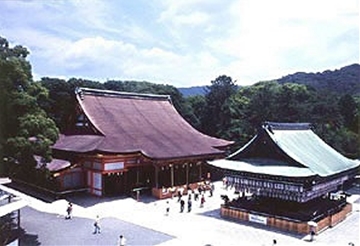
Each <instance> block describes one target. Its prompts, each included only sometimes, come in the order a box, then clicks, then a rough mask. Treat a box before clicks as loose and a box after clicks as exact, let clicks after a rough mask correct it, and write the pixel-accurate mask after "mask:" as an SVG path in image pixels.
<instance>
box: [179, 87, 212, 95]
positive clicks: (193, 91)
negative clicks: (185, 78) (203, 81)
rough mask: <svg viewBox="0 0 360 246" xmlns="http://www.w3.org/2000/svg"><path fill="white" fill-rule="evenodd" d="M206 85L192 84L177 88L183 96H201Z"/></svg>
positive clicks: (204, 91)
mask: <svg viewBox="0 0 360 246" xmlns="http://www.w3.org/2000/svg"><path fill="white" fill-rule="evenodd" d="M206 87H207V86H206V85H204V86H192V87H180V88H177V89H178V90H179V91H180V92H181V93H182V94H183V96H184V97H189V96H196V95H200V96H203V95H205V94H206Z"/></svg>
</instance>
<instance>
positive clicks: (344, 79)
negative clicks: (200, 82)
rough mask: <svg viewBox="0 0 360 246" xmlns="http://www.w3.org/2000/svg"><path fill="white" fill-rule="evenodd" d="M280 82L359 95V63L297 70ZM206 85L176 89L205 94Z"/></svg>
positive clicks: (184, 92) (279, 80)
mask: <svg viewBox="0 0 360 246" xmlns="http://www.w3.org/2000/svg"><path fill="white" fill-rule="evenodd" d="M275 81H277V82H278V83H280V84H285V83H296V84H304V85H307V86H311V87H313V88H315V89H316V90H322V91H327V92H336V93H339V94H350V95H360V65H359V64H352V65H349V66H346V67H343V68H340V69H336V70H334V71H330V70H326V71H324V72H317V73H304V72H297V73H294V74H290V75H286V76H284V77H282V78H280V79H275ZM206 87H207V86H193V87H187V88H185V87H181V88H178V90H179V91H180V92H181V93H182V94H183V95H184V97H188V96H196V95H205V94H206Z"/></svg>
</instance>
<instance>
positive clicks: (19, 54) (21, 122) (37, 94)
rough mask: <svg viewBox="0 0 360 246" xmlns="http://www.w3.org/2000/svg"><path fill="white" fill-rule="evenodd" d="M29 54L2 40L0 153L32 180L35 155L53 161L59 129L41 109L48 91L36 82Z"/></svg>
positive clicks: (0, 49)
mask: <svg viewBox="0 0 360 246" xmlns="http://www.w3.org/2000/svg"><path fill="white" fill-rule="evenodd" d="M28 54H29V52H28V51H27V49H26V48H24V47H22V46H15V47H13V48H11V47H9V43H8V41H7V40H6V39H5V38H0V93H1V95H0V98H1V102H0V105H1V109H0V149H1V151H2V153H1V161H3V160H8V161H9V162H10V163H12V164H13V165H14V164H15V163H17V164H19V167H20V168H19V172H20V173H21V174H22V176H23V177H28V178H30V177H32V174H33V173H34V172H35V170H34V165H35V161H34V157H33V156H34V154H37V155H40V156H42V157H43V158H44V159H45V160H47V161H49V160H51V149H50V146H51V145H52V144H53V143H54V142H55V141H56V140H57V137H58V133H59V132H58V129H57V128H56V125H55V123H54V122H53V121H52V120H51V119H50V118H49V117H47V115H46V113H45V111H44V110H43V109H42V108H41V107H40V105H42V104H44V102H46V100H47V96H48V94H47V90H46V89H45V88H43V87H41V85H39V84H37V83H34V82H33V81H32V75H31V65H30V63H29V62H28V61H27V60H26V58H27V55H28Z"/></svg>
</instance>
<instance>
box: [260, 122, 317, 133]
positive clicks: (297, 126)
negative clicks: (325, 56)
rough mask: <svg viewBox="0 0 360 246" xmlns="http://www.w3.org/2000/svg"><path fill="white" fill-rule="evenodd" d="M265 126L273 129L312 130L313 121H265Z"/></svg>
mask: <svg viewBox="0 0 360 246" xmlns="http://www.w3.org/2000/svg"><path fill="white" fill-rule="evenodd" d="M262 127H263V128H266V129H269V130H270V131H271V130H312V125H311V123H283V122H271V121H265V122H264V123H263V125H262Z"/></svg>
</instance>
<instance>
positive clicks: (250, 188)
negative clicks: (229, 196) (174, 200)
mask: <svg viewBox="0 0 360 246" xmlns="http://www.w3.org/2000/svg"><path fill="white" fill-rule="evenodd" d="M209 164H210V165H211V166H213V167H215V168H216V169H219V170H221V171H222V172H223V173H224V176H225V181H226V182H227V185H229V186H232V187H234V188H235V190H236V191H237V192H239V194H240V195H239V198H238V199H236V200H234V201H229V202H227V203H226V204H225V205H224V206H222V209H221V213H222V215H223V216H224V217H235V218H237V219H240V220H246V221H253V222H255V223H262V224H266V225H268V226H274V227H278V228H281V229H284V230H290V231H296V232H299V233H307V232H308V231H309V230H310V225H309V224H315V223H316V225H318V226H317V227H316V230H317V231H320V230H322V229H325V228H327V227H329V226H333V225H335V224H336V223H338V222H339V221H341V220H342V219H344V218H345V217H346V215H347V214H348V213H350V212H351V205H350V204H347V203H346V199H344V197H345V196H338V195H339V194H342V190H343V189H344V187H346V186H347V185H349V184H351V183H352V182H353V180H354V178H355V176H356V174H357V172H358V171H359V165H360V162H359V161H356V160H351V159H348V158H346V157H344V156H343V155H341V154H340V153H338V152H337V151H336V150H334V149H333V148H332V147H330V146H329V145H328V144H326V143H325V142H324V141H323V140H322V139H320V138H319V137H318V136H317V135H316V134H315V133H314V132H313V131H312V127H311V124H309V123H275V122H265V123H264V124H263V125H262V126H261V128H259V130H258V132H257V135H256V136H255V137H253V138H252V139H251V140H250V141H249V142H248V143H247V144H246V145H245V146H244V147H242V148H241V149H239V150H238V151H236V152H235V153H233V154H231V155H230V156H228V157H227V158H225V159H221V160H214V161H210V162H209ZM245 194H251V196H246V195H245ZM336 194H337V195H336ZM310 221H312V222H313V223H310Z"/></svg>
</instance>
